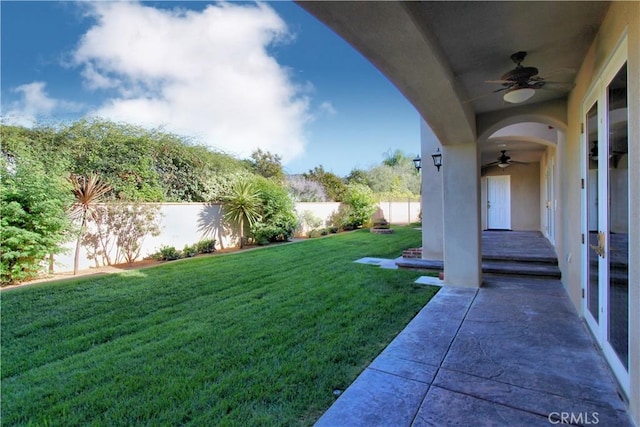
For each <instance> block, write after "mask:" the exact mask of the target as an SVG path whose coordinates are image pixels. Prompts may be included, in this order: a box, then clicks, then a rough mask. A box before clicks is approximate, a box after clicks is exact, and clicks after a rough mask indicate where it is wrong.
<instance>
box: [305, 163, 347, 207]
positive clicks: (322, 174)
mask: <svg viewBox="0 0 640 427" xmlns="http://www.w3.org/2000/svg"><path fill="white" fill-rule="evenodd" d="M303 175H304V177H305V178H306V179H308V180H310V181H315V182H317V183H319V184H320V185H322V187H323V188H324V191H325V194H326V195H327V197H328V198H329V199H331V200H334V201H336V202H341V201H342V199H343V198H344V194H345V192H346V191H347V187H346V186H345V184H344V182H343V181H342V179H341V178H340V177H339V176H338V175H336V174H334V173H332V172H327V171H325V170H324V168H323V167H322V165H320V166H316V167H315V168H314V169H312V170H310V171H309V172H307V173H305V174H303Z"/></svg>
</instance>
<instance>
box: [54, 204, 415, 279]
mask: <svg viewBox="0 0 640 427" xmlns="http://www.w3.org/2000/svg"><path fill="white" fill-rule="evenodd" d="M157 206H158V207H159V209H160V215H159V225H160V234H159V235H158V236H146V237H145V239H144V241H143V242H142V249H141V251H140V256H141V258H145V257H147V256H149V255H151V254H153V253H155V252H157V251H158V250H159V249H160V248H161V247H162V246H173V247H175V248H176V249H179V250H180V249H182V248H183V247H184V246H185V245H192V244H194V243H197V242H198V241H200V240H203V239H208V238H211V239H216V248H217V249H224V248H229V247H233V246H236V245H237V244H238V238H239V236H238V230H237V229H236V228H235V227H232V226H230V225H229V224H228V223H226V222H225V221H224V219H223V211H222V205H220V204H209V203H160V204H157ZM339 207H340V203H336V202H318V203H296V206H295V209H296V212H297V213H298V215H301V214H302V213H303V212H305V211H308V212H310V213H311V214H312V215H313V216H314V217H316V218H318V219H320V220H321V221H322V225H321V227H326V226H329V225H331V216H332V215H333V214H334V213H335V212H336V211H337V210H338V208H339ZM419 215H420V203H419V202H409V201H407V202H380V203H378V212H377V213H376V215H374V216H383V217H384V218H386V219H387V221H389V222H391V223H392V224H408V223H410V222H416V221H418V220H419ZM306 231H308V230H304V229H303V230H300V232H301V233H302V234H304V233H306ZM65 249H66V253H64V254H59V255H56V256H55V262H54V271H55V272H66V271H73V257H74V251H75V241H73V242H69V243H68V244H67V245H65ZM95 266H96V263H95V261H93V260H90V259H88V257H87V251H86V249H85V248H84V247H82V248H81V249H80V262H79V268H80V269H87V268H90V267H95Z"/></svg>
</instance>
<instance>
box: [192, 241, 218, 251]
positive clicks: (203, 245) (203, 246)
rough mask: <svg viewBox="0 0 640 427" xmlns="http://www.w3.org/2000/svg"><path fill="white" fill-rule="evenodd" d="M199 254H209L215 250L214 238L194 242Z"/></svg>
mask: <svg viewBox="0 0 640 427" xmlns="http://www.w3.org/2000/svg"><path fill="white" fill-rule="evenodd" d="M195 246H196V249H197V251H198V253H199V254H211V253H214V252H215V251H216V239H204V240H200V241H199V242H198V243H196V245H195Z"/></svg>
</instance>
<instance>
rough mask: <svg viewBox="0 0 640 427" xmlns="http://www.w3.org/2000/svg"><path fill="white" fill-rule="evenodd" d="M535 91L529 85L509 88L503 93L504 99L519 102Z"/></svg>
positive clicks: (513, 102) (514, 102)
mask: <svg viewBox="0 0 640 427" xmlns="http://www.w3.org/2000/svg"><path fill="white" fill-rule="evenodd" d="M535 93H536V91H535V89H531V88H530V87H523V88H517V89H511V90H509V91H507V92H506V93H505V94H504V100H505V101H507V102H510V103H511V104H520V103H521V102H524V101H526V100H527V99H529V98H531V97H532V96H533V95H534V94H535Z"/></svg>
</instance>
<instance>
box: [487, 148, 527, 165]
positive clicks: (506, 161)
mask: <svg viewBox="0 0 640 427" xmlns="http://www.w3.org/2000/svg"><path fill="white" fill-rule="evenodd" d="M500 152H501V153H502V154H501V155H500V156H498V161H497V162H491V163H488V164H486V165H484V166H483V167H484V168H488V167H489V166H498V167H499V168H502V169H504V168H506V167H509V165H511V164H512V163H519V164H521V165H528V164H529V163H526V162H518V161H517V160H511V157H509V156H507V150H500Z"/></svg>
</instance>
